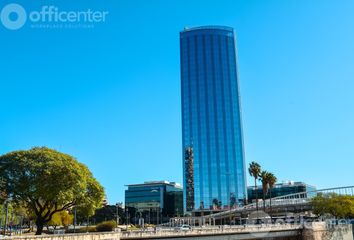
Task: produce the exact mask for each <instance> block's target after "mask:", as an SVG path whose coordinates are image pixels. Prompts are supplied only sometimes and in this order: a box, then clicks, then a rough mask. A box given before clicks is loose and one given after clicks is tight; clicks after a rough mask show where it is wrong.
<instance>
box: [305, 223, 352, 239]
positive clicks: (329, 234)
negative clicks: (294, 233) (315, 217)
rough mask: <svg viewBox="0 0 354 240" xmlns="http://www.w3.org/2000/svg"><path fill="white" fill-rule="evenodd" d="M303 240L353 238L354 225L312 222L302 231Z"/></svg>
mask: <svg viewBox="0 0 354 240" xmlns="http://www.w3.org/2000/svg"><path fill="white" fill-rule="evenodd" d="M302 239H303V240H353V229H352V225H337V226H327V225H326V223H324V222H320V223H312V224H311V225H307V226H306V227H305V228H304V229H303V232H302Z"/></svg>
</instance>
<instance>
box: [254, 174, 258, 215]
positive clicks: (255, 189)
mask: <svg viewBox="0 0 354 240" xmlns="http://www.w3.org/2000/svg"><path fill="white" fill-rule="evenodd" d="M254 192H255V193H256V210H257V211H258V192H257V178H254Z"/></svg>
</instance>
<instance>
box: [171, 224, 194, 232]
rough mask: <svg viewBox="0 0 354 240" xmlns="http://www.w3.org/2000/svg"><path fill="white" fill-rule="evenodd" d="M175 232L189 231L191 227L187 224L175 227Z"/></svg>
mask: <svg viewBox="0 0 354 240" xmlns="http://www.w3.org/2000/svg"><path fill="white" fill-rule="evenodd" d="M175 230H176V231H190V230H192V227H191V226H189V225H187V224H183V225H181V226H179V227H176V228H175Z"/></svg>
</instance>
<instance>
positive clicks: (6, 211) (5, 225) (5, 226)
mask: <svg viewBox="0 0 354 240" xmlns="http://www.w3.org/2000/svg"><path fill="white" fill-rule="evenodd" d="M5 208H6V210H5V224H4V236H6V228H7V220H8V219H7V217H8V214H9V202H8V201H6V205H5Z"/></svg>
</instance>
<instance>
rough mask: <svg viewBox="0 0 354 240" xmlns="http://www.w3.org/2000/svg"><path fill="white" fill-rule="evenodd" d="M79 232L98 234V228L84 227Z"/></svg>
mask: <svg viewBox="0 0 354 240" xmlns="http://www.w3.org/2000/svg"><path fill="white" fill-rule="evenodd" d="M78 230H79V231H78V232H79V233H86V232H96V227H95V226H89V227H82V228H80V229H78Z"/></svg>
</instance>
